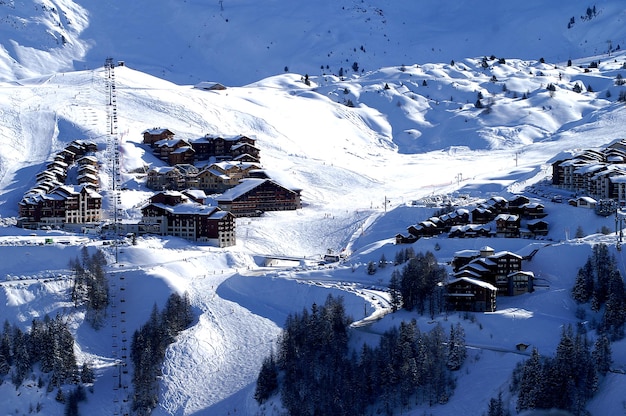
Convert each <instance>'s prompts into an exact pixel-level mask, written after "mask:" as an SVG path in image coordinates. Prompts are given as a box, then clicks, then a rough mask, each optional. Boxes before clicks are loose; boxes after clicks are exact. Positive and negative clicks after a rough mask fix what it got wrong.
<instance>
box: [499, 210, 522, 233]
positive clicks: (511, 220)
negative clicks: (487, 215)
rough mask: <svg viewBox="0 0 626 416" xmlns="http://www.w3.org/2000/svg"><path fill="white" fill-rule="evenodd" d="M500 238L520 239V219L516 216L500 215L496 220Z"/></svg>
mask: <svg viewBox="0 0 626 416" xmlns="http://www.w3.org/2000/svg"><path fill="white" fill-rule="evenodd" d="M495 221H496V235H497V236H498V237H512V238H514V237H519V229H520V217H519V215H515V214H499V215H498V216H497V217H496V218H495Z"/></svg>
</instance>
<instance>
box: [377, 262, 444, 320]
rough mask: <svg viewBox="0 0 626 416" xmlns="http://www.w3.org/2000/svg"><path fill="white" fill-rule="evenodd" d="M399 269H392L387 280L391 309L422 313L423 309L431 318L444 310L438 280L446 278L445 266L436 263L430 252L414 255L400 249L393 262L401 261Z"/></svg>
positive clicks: (441, 280)
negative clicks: (403, 264) (402, 265)
mask: <svg viewBox="0 0 626 416" xmlns="http://www.w3.org/2000/svg"><path fill="white" fill-rule="evenodd" d="M405 262H406V264H405V266H404V267H403V268H402V270H398V269H396V270H394V271H393V272H392V273H391V279H390V281H389V293H390V296H391V308H392V310H393V311H394V312H395V311H397V310H398V309H400V308H401V307H404V308H405V309H407V310H409V311H411V310H414V309H415V310H417V312H418V313H419V314H420V315H423V314H424V313H425V312H426V311H427V310H428V312H429V314H430V315H431V317H433V316H434V315H435V314H436V313H439V312H441V311H443V310H444V309H445V304H444V300H443V296H442V295H443V294H442V293H441V291H440V290H439V287H438V283H440V282H443V280H444V279H445V277H446V271H445V269H444V268H443V267H442V266H440V265H439V264H438V263H437V259H436V258H435V256H434V255H433V254H432V253H431V252H429V251H428V252H426V253H425V254H424V253H418V254H415V253H414V252H413V251H412V250H411V251H409V252H403V251H400V252H398V253H397V254H396V258H395V264H396V265H398V264H402V263H405Z"/></svg>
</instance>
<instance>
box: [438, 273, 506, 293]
mask: <svg viewBox="0 0 626 416" xmlns="http://www.w3.org/2000/svg"><path fill="white" fill-rule="evenodd" d="M460 281H463V282H467V283H470V284H472V285H476V286H480V287H484V288H485V289H489V290H492V291H494V292H496V291H497V290H498V288H496V287H495V286H494V285H492V284H491V283H487V282H483V281H482V280H479V279H472V278H471V277H458V278H456V279H452V280H449V281H448V282H447V284H448V285H451V284H454V283H457V282H460Z"/></svg>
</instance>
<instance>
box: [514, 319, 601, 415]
mask: <svg viewBox="0 0 626 416" xmlns="http://www.w3.org/2000/svg"><path fill="white" fill-rule="evenodd" d="M610 364H611V348H610V342H609V340H608V338H607V337H606V336H605V335H601V336H600V337H599V338H598V339H597V340H596V342H595V345H594V348H593V351H590V343H589V341H588V339H587V337H586V336H585V335H584V334H581V333H580V332H578V333H576V334H574V331H573V330H572V327H571V326H570V327H568V328H567V329H564V330H563V333H562V334H561V340H560V342H559V344H558V346H557V348H556V355H555V356H554V357H542V356H540V355H539V352H538V351H537V350H536V349H534V350H533V352H532V355H531V357H530V358H529V359H528V360H526V361H525V362H524V363H523V364H522V365H521V366H520V367H518V368H517V369H516V371H515V372H514V375H513V384H512V387H513V390H514V391H519V396H518V401H517V410H518V411H521V410H526V409H552V408H557V409H563V410H567V411H570V412H572V413H573V414H574V415H586V414H587V412H586V410H585V405H586V403H587V401H588V400H589V399H590V398H591V397H592V396H593V395H594V393H595V392H596V390H597V387H598V379H599V377H601V376H604V375H605V374H606V373H607V372H608V371H609V366H610Z"/></svg>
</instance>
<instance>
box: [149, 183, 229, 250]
mask: <svg viewBox="0 0 626 416" xmlns="http://www.w3.org/2000/svg"><path fill="white" fill-rule="evenodd" d="M141 212H142V223H143V224H144V225H146V228H150V229H152V230H154V231H155V232H156V233H157V234H160V235H171V236H175V237H181V238H185V239H187V240H191V241H197V242H205V243H213V244H216V245H217V246H219V247H229V246H232V245H235V244H236V235H235V217H234V216H233V215H232V214H231V213H229V212H227V211H222V210H221V209H220V208H218V207H213V206H207V205H202V204H198V203H196V202H192V201H190V199H189V198H188V197H187V196H186V195H184V194H182V193H180V192H161V193H158V194H156V195H154V196H153V197H152V198H150V202H149V203H148V204H147V205H146V206H145V207H143V208H142V209H141Z"/></svg>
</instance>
